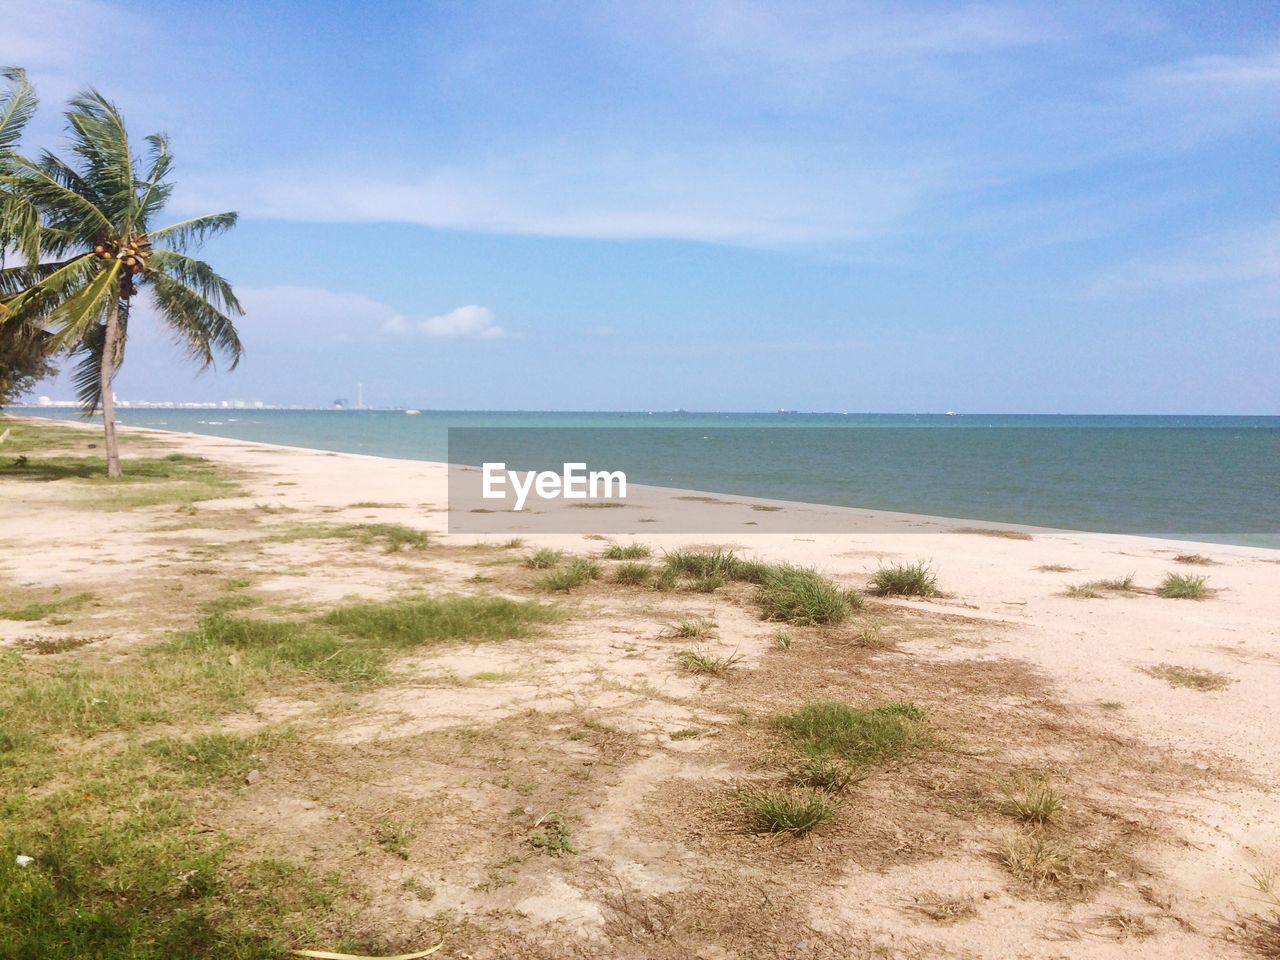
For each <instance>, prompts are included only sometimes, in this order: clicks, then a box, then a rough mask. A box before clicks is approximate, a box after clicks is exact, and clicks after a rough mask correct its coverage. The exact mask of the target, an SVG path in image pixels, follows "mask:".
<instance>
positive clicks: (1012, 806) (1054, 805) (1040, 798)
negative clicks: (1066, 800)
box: [1001, 782, 1062, 825]
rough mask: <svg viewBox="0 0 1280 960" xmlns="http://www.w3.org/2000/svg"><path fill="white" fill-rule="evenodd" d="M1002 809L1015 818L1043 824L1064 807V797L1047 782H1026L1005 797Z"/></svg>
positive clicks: (1025, 821)
mask: <svg viewBox="0 0 1280 960" xmlns="http://www.w3.org/2000/svg"><path fill="white" fill-rule="evenodd" d="M1001 809H1002V810H1003V811H1004V812H1005V813H1006V814H1007V815H1008V816H1011V817H1013V818H1014V819H1015V820H1021V821H1023V822H1024V823H1035V824H1041V825H1043V824H1046V823H1048V822H1049V821H1050V820H1052V819H1053V817H1054V815H1055V814H1056V813H1057V812H1058V811H1059V810H1061V809H1062V798H1061V797H1060V796H1058V792H1057V791H1056V790H1054V789H1053V787H1051V786H1049V784H1047V783H1044V782H1038V783H1031V784H1024V785H1023V786H1021V787H1020V788H1018V789H1017V790H1015V791H1013V792H1011V793H1010V794H1008V796H1006V797H1005V800H1004V803H1003V805H1002V806H1001Z"/></svg>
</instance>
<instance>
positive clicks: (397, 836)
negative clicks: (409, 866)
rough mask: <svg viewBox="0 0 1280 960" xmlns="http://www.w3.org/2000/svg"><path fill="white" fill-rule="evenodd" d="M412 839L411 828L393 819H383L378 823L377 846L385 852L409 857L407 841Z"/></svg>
mask: <svg viewBox="0 0 1280 960" xmlns="http://www.w3.org/2000/svg"><path fill="white" fill-rule="evenodd" d="M412 839H413V830H412V829H410V828H409V827H408V826H406V825H405V824H403V823H398V822H396V821H395V820H383V821H382V822H381V823H379V824H378V846H380V847H381V848H382V849H383V850H385V851H387V853H390V854H392V855H393V856H397V857H399V858H400V859H401V860H408V859H409V841H410V840H412Z"/></svg>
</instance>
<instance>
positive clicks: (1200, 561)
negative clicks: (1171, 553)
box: [1173, 553, 1217, 567]
mask: <svg viewBox="0 0 1280 960" xmlns="http://www.w3.org/2000/svg"><path fill="white" fill-rule="evenodd" d="M1173 562H1174V563H1186V564H1191V565H1192V566H1197V567H1213V566H1216V565H1217V561H1215V560H1214V559H1213V558H1211V557H1206V556H1205V555H1204V554H1203V553H1180V554H1178V555H1177V556H1176V557H1174V558H1173Z"/></svg>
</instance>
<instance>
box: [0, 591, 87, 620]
mask: <svg viewBox="0 0 1280 960" xmlns="http://www.w3.org/2000/svg"><path fill="white" fill-rule="evenodd" d="M92 599H93V594H91V593H77V594H76V595H75V596H71V597H63V598H60V599H53V600H33V601H31V602H30V603H24V604H22V606H16V607H0V620H43V619H45V618H46V617H49V616H52V615H53V614H55V613H61V612H62V611H64V610H74V609H76V608H77V607H81V606H83V605H84V604H86V603H88V602H89V601H90V600H92Z"/></svg>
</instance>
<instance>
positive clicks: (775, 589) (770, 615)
mask: <svg viewBox="0 0 1280 960" xmlns="http://www.w3.org/2000/svg"><path fill="white" fill-rule="evenodd" d="M760 573H761V577H760V580H759V581H758V582H759V587H758V590H757V597H756V599H757V600H758V602H759V603H760V606H761V608H762V610H763V613H764V618H765V619H766V620H781V621H783V622H784V623H792V624H796V625H797V626H812V625H816V624H831V623H840V622H841V621H843V620H844V619H846V618H847V617H848V616H849V614H850V612H851V611H852V610H854V609H855V608H856V607H855V603H854V602H853V601H852V599H851V595H850V593H849V592H848V591H846V590H843V589H841V588H840V587H838V586H837V585H836V584H835V583H833V582H832V581H831V580H829V579H828V578H827V577H824V576H823V575H822V574H820V573H818V571H816V570H814V569H812V568H810V567H795V566H792V565H791V564H785V563H784V564H778V565H776V566H769V567H765V568H763V569H762V570H761V571H760ZM859 599H860V598H859Z"/></svg>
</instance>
